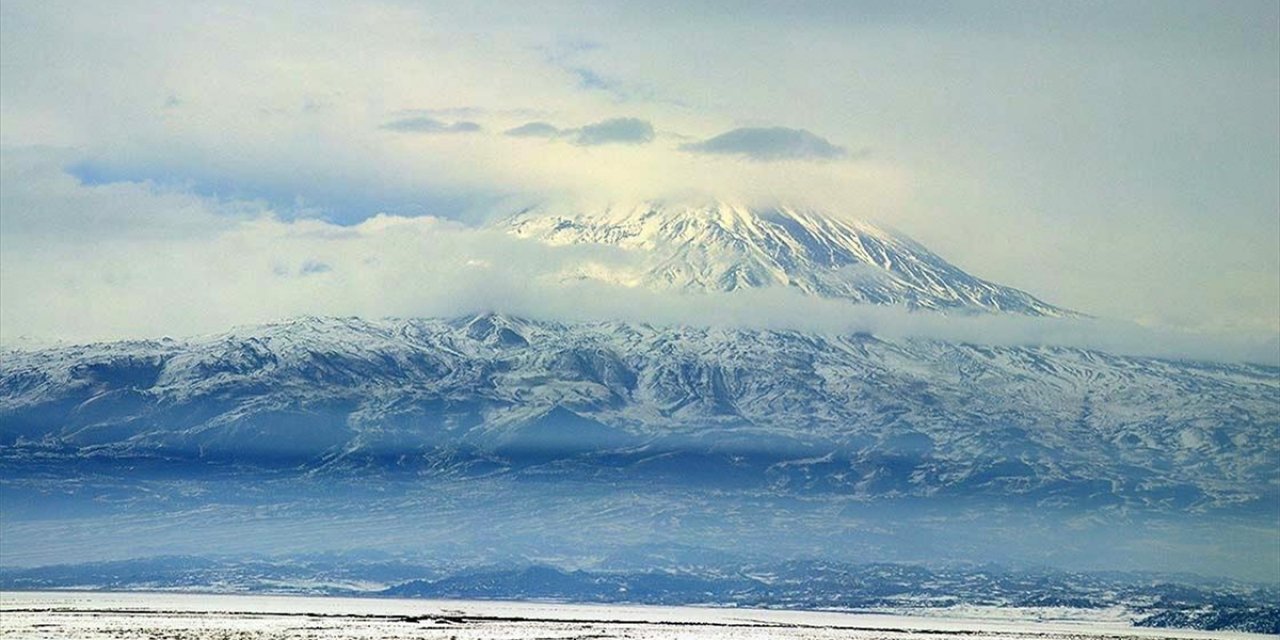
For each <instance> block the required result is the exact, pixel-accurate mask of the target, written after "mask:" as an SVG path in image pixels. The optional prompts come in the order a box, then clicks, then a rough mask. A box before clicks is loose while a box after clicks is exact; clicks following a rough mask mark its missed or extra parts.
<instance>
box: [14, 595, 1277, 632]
mask: <svg viewBox="0 0 1280 640" xmlns="http://www.w3.org/2000/svg"><path fill="white" fill-rule="evenodd" d="M947 637H966V638H992V639H995V638H1003V639H1022V638H1028V639H1029V638H1038V639H1041V640H1054V639H1064V640H1065V639H1089V638H1109V639H1118V638H1135V639H1138V638H1187V639H1196V638H1223V639H1230V638H1236V639H1240V640H1245V639H1249V638H1268V637H1271V636H1264V635H1258V634H1247V633H1237V632H1204V631H1190V630H1185V631H1184V630H1170V629H1140V628H1133V627H1130V626H1128V623H1127V620H1125V619H1123V618H1122V617H1121V616H1119V615H1117V613H1116V612H1115V611H1111V610H1100V611H1094V612H1090V613H1088V614H1087V615H1082V612H1081V611H1080V610H1071V609H999V608H967V609H963V610H943V611H940V612H939V615H930V616H906V615H896V614H893V613H866V612H812V611H777V610H761V609H737V608H716V607H651V606H616V605H580V604H562V603H550V602H491V601H446V600H395V599H356V598H320V597H292V596H256V595H255V596H242V595H203V594H174V593H102V592H6V593H0V638H6V639H9V638H12V639H15V640H17V639H33V640H34V639H53V638H79V639H83V640H98V639H105V638H166V639H170V640H213V639H215V638H217V639H229V638H235V639H240V640H253V639H266V638H299V639H301V638H308V639H316V640H320V639H333V638H370V639H373V638H378V639H390V638H403V639H408V638H440V639H445V638H450V639H457V640H464V639H468V640H469V639H481V638H485V639H500V638H545V639H560V638H564V639H569V638H633V639H637V640H659V639H667V638H672V639H674V638H711V639H729V638H744V639H746V638H784V639H785V638H814V639H817V638H851V639H880V638H884V639H913V638H947Z"/></svg>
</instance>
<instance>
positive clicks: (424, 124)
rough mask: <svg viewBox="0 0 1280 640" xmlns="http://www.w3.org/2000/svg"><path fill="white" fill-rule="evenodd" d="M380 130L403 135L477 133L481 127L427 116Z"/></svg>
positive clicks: (383, 127) (399, 121) (394, 123)
mask: <svg viewBox="0 0 1280 640" xmlns="http://www.w3.org/2000/svg"><path fill="white" fill-rule="evenodd" d="M379 128H380V129H386V130H387V131H398V132H401V133H476V132H479V131H480V130H481V127H480V125H479V124H477V123H475V122H470V121H467V120H459V121H458V122H443V121H440V120H436V119H435V118H428V117H426V116H419V117H413V118H402V119H400V120H392V121H391V122H388V123H386V124H384V125H382V126H381V127H379Z"/></svg>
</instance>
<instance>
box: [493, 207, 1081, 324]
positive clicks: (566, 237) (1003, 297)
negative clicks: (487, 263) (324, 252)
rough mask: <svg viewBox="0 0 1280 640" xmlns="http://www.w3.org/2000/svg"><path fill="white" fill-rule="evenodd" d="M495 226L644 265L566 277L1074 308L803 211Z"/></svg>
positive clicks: (870, 230)
mask: <svg viewBox="0 0 1280 640" xmlns="http://www.w3.org/2000/svg"><path fill="white" fill-rule="evenodd" d="M496 226H497V227H498V228H500V229H503V230H505V231H507V232H508V233H511V234H513V235H516V236H518V237H522V238H530V239H535V240H538V241H541V242H546V243H549V244H556V245H564V244H596V245H604V246H612V247H618V248H621V249H623V250H626V251H628V252H632V253H634V254H636V255H638V256H641V258H640V260H639V262H640V264H639V265H638V266H628V267H610V266H605V265H600V264H594V265H584V267H583V268H581V269H579V270H577V271H575V272H571V273H568V274H566V276H567V277H577V278H594V279H601V280H606V281H609V282H614V283H617V284H624V285H628V286H645V287H650V288H655V289H675V290H682V291H737V290H740V289H747V288H757V287H770V286H784V287H793V288H795V289H797V290H799V291H802V292H804V293H806V294H811V295H816V296H821V297H824V298H836V299H844V300H849V301H851V302H857V303H872V304H893V305H902V306H906V307H909V308H915V309H932V310H946V311H980V312H1009V313H1018V314H1025V315H1031V316H1064V315H1074V314H1073V313H1072V312H1070V311H1067V310H1065V309H1061V308H1058V307H1055V306H1053V305H1050V304H1048V303H1045V302H1043V301H1041V300H1038V299H1036V298H1035V297H1033V296H1031V295H1030V294H1027V293H1025V292H1022V291H1019V290H1017V289H1013V288H1010V287H1005V286H1001V285H998V284H994V283H991V282H988V281H985V280H982V279H979V278H976V277H973V276H971V275H969V274H967V273H965V272H964V271H962V270H961V269H959V268H957V267H955V266H954V265H952V264H950V263H948V262H947V261H945V260H943V259H942V258H940V257H938V256H937V255H934V254H933V253H932V252H930V251H929V250H928V249H925V248H924V247H922V246H920V245H919V244H918V243H916V242H914V241H912V240H910V239H909V238H906V237H905V236H902V235H900V234H895V233H891V232H889V231H887V230H885V229H882V228H879V227H876V226H874V225H871V224H868V223H865V222H856V221H846V220H840V219H836V218H832V217H828V216H824V215H822V214H820V213H817V212H814V211H810V210H805V209H799V208H792V207H777V208H771V209H752V208H749V207H745V206H739V205H731V204H725V203H717V204H712V205H706V206H689V205H666V204H655V203H644V204H640V205H633V206H618V207H613V208H610V209H606V210H604V211H595V212H583V211H571V212H559V211H553V210H547V209H530V210H527V211H524V212H522V213H520V214H517V215H515V216H512V217H510V218H506V219H503V220H500V221H499V222H497V223H496Z"/></svg>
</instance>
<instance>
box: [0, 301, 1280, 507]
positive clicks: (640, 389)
mask: <svg viewBox="0 0 1280 640" xmlns="http://www.w3.org/2000/svg"><path fill="white" fill-rule="evenodd" d="M1278 393H1280V375H1278V372H1277V371H1276V370H1275V369H1274V368H1268V367H1262V366H1254V365H1217V364H1204V363H1191V362H1178V361H1168V360H1158V359H1150V358H1132V357H1121V356H1113V355H1108V354H1104V353H1099V352H1094V351H1086V350H1078V349H1066V348H1050V347H1020V348H1015V347H986V346H977V345H957V344H947V343H941V342H935V341H927V340H897V341H889V340H883V339H878V338H875V337H872V336H868V335H846V336H817V335H806V334H801V333H795V332H785V331H782V332H779V331H735V330H718V329H697V328H655V327H649V326H643V325H630V324H626V323H593V324H561V323H551V322H535V321H529V320H522V319H518V318H512V317H505V316H499V315H482V316H476V317H467V318H460V319H455V320H384V321H376V322H373V321H363V320H357V319H332V318H307V319H299V320H295V321H290V322H286V323H278V324H271V325H263V326H259V327H249V328H245V329H241V330H237V331H235V332H232V333H229V334H226V335H222V336H216V337H211V338H207V339H202V340H195V341H191V342H186V343H178V342H155V341H151V342H133V343H112V344H102V345H90V346H83V347H68V348H57V349H46V350H41V351H31V352H10V353H8V354H5V356H4V358H3V366H0V424H3V425H4V427H3V430H2V434H3V441H2V444H3V445H4V447H3V453H4V461H3V463H4V464H5V466H7V467H9V468H10V469H11V470H12V469H15V468H20V467H21V466H22V465H23V464H24V462H23V461H24V460H30V459H34V458H32V457H31V456H36V455H37V453H39V455H40V456H48V455H51V452H62V453H61V454H58V455H72V456H84V455H95V456H104V455H105V456H112V457H118V458H136V457H147V456H160V457H166V456H167V457H174V456H176V457H187V458H192V457H194V458H198V459H207V460H211V461H218V460H224V459H232V460H236V461H239V462H244V463H248V464H260V465H268V466H269V465H271V464H276V463H278V462H280V461H284V462H286V463H287V464H290V465H294V464H300V465H303V466H304V467H306V468H312V469H319V468H328V469H343V468H347V469H356V468H370V467H371V466H372V467H373V468H385V467H386V466H387V465H390V466H392V467H397V466H398V467H412V468H432V469H436V470H437V471H439V470H442V469H453V470H455V471H459V472H467V473H470V472H475V471H476V470H478V469H483V470H488V471H495V470H496V471H499V472H501V471H503V470H505V471H507V472H522V471H521V470H522V469H523V470H526V471H527V470H528V469H531V468H543V467H545V468H555V469H560V470H561V471H564V472H565V473H570V474H573V473H576V471H574V469H577V470H578V471H581V472H583V473H588V474H598V473H622V474H639V475H647V476H653V477H667V478H676V479H682V481H683V480H689V481H701V480H706V481H708V482H712V483H726V482H727V483H737V482H746V483H749V484H753V485H757V486H760V487H765V488H771V490H779V491H784V492H788V493H794V492H799V493H802V494H803V493H809V492H819V493H835V494H840V495H847V496H856V497H860V498H864V499H877V498H888V497H895V496H897V497H904V496H916V497H943V496H953V497H962V496H987V497H992V498H1013V497H1019V499H1026V500H1031V501H1040V502H1045V503H1046V504H1049V503H1052V504H1074V505H1079V506H1098V505H1105V504H1128V505H1134V506H1147V507H1151V508H1158V509H1172V510H1175V511H1180V510H1187V509H1191V510H1201V509H1217V508H1234V507H1233V505H1237V506H1245V505H1254V507H1255V508H1256V507H1258V506H1260V505H1262V506H1266V508H1272V507H1273V506H1274V501H1275V497H1276V496H1275V487H1276V485H1277V482H1278V481H1280V477H1278V476H1280V470H1277V468H1276V465H1275V460H1276V459H1277V457H1278V456H1280V443H1278V442H1277V440H1276V438H1275V437H1274V434H1275V433H1276V430H1277V429H1278V428H1280V407H1277V405H1276V403H1275V401H1274V398H1275V397H1276V395H1277V394H1278ZM548 465H550V466H549V467H548ZM699 474H701V475H699Z"/></svg>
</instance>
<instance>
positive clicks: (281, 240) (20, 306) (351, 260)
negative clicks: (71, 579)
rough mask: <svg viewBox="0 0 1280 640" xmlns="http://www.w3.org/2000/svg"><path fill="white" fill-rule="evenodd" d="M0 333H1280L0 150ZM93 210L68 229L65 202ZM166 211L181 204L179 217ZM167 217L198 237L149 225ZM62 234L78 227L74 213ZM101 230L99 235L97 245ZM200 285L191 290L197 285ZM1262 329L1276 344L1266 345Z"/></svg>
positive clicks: (1231, 356)
mask: <svg viewBox="0 0 1280 640" xmlns="http://www.w3.org/2000/svg"><path fill="white" fill-rule="evenodd" d="M5 160H6V161H5V166H4V169H5V172H4V175H3V177H4V184H5V185H6V186H5V189H4V190H3V191H2V192H0V221H2V222H3V223H4V225H3V231H4V233H3V234H0V294H2V298H0V299H2V301H3V304H0V343H3V344H19V343H24V342H28V340H27V339H29V338H33V339H34V340H33V341H32V342H34V343H39V342H41V341H49V340H55V339H63V340H102V339H118V338H128V337H157V336H163V335H193V334H199V333H209V332H217V331H223V330H226V329H227V328H228V327H230V326H233V325H237V324H252V323H260V322H269V321H273V320H278V319H282V318H287V317H292V316H297V315H304V314H315V315H341V316H346V315H357V316H362V317H370V318H376V317H385V316H397V317H453V316H458V315H463V314H467V313H473V312H478V311H498V312H503V313H510V314H515V315H521V316H526V317H531V318H537V319H546V320H561V321H592V320H625V321H631V322H648V323H651V324H660V325H693V326H715V327H727V328H740V329H771V330H782V329H789V330H803V331H813V332H820V333H852V332H868V333H873V334H875V335H879V336H883V337H888V338H929V339H938V340H946V341H952V342H970V343H976V344H993V345H1037V344H1049V345H1058V346H1069V347H1089V348H1100V349H1104V350H1108V351H1111V352H1116V353H1128V354H1135V355H1154V356H1166V357H1168V356H1174V357H1191V358H1197V359H1220V360H1235V359H1242V360H1251V361H1255V362H1264V363H1271V364H1275V363H1276V358H1277V355H1276V354H1277V347H1276V345H1277V343H1276V342H1275V340H1276V337H1275V335H1274V334H1267V335H1261V336H1259V335H1243V334H1236V335H1231V336H1227V337H1223V336H1213V335H1209V336H1204V335H1192V334H1185V333H1178V332H1172V331H1154V330H1150V329H1144V328H1141V327H1138V326H1136V325H1130V324H1125V323H1119V322H1104V321H1097V320H1075V319H1073V320H1052V319H1038V318H1024V317H1003V316H977V317H943V316H939V315H936V314H930V313H922V312H909V311H907V310H905V309H901V308H893V307H883V306H874V305H851V304H849V303H847V302H843V301H837V300H827V299H821V298H814V297H812V296H806V295H804V294H801V293H799V292H796V291H794V290H792V289H790V288H785V287H776V288H769V289H759V290H747V291H738V292H733V293H712V294H696V295H691V294H684V293H679V292H657V291H648V290H644V289H637V288H633V287H626V286H619V285H613V284H609V283H604V282H600V281H593V280H583V279H581V278H574V277H568V276H569V275H570V274H574V273H581V271H582V269H583V267H584V265H587V266H591V265H599V266H601V267H602V268H605V269H607V270H610V271H620V270H628V269H634V268H638V267H639V266H640V265H639V264H638V263H637V260H639V259H640V258H641V256H638V255H637V254H636V252H634V251H626V250H622V249H618V248H616V247H606V246H592V245H569V246H549V245H544V244H541V243H539V242H535V241H531V240H523V239H519V238H515V237H513V236H510V235H508V234H506V233H503V232H501V231H498V230H493V229H488V228H477V227H473V226H468V225H465V224H462V223H459V222H455V221H451V220H447V219H441V218H434V217H415V218H410V217H403V216H394V215H386V214H381V215H378V216H374V217H372V218H369V219H366V220H364V221H362V222H360V223H359V224H355V225H350V226H340V225H337V224H332V223H329V222H325V221H321V220H315V219H297V220H292V221H288V220H282V219H280V218H279V217H278V216H276V215H275V214H273V213H272V212H271V211H269V210H263V209H261V208H255V206H253V205H248V204H244V203H236V202H227V201H223V200H217V199H210V198H201V197H198V196H193V195H190V194H176V193H173V192H172V191H169V190H166V189H164V188H161V187H158V186H156V185H149V184H135V183H130V184H111V185H86V184H83V183H81V182H78V181H76V180H75V179H74V178H72V177H71V176H69V175H67V174H66V173H65V172H63V171H62V170H61V169H60V168H59V167H58V166H57V164H56V163H55V162H53V160H56V158H50V157H46V156H41V155H39V154H37V155H35V156H29V157H25V158H24V157H14V156H12V155H10V156H9V157H7V158H5ZM61 208H71V209H74V210H77V211H82V210H83V211H94V212H101V216H102V218H101V222H100V224H98V225H97V226H95V227H93V228H92V229H91V230H88V231H86V232H85V233H81V234H79V235H72V234H68V233H65V232H64V230H66V229H68V219H67V218H66V217H65V216H64V215H60V214H59V209H61ZM175 209H179V210H180V215H175ZM173 225H179V228H180V229H182V230H186V229H194V230H196V231H198V232H194V233H193V232H182V233H155V231H156V229H161V228H164V227H167V226H173ZM72 227H73V228H74V225H72ZM107 234H113V235H111V237H110V239H111V241H108V242H104V241H102V239H103V238H104V237H107ZM195 283H198V284H195ZM1268 340H1269V341H1270V342H1268Z"/></svg>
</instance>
